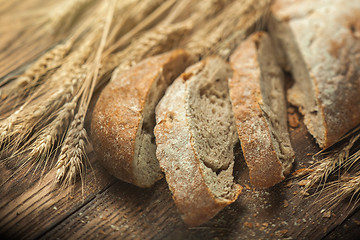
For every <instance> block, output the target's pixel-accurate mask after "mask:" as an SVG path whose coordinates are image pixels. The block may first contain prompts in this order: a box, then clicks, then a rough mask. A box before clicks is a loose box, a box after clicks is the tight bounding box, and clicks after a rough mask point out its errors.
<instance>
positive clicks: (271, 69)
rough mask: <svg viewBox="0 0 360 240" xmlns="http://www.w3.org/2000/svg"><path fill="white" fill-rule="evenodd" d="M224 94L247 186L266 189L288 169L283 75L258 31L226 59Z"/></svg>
mask: <svg viewBox="0 0 360 240" xmlns="http://www.w3.org/2000/svg"><path fill="white" fill-rule="evenodd" d="M230 63H231V66H232V68H233V69H234V74H233V77H232V78H231V79H230V80H229V87H230V97H231V101H232V106H233V110H234V115H235V119H236V126H237V130H238V134H239V137H240V142H241V147H242V149H243V154H244V158H245V160H246V163H247V165H248V167H249V175H250V181H251V184H253V185H254V186H256V187H271V186H273V185H275V184H276V183H278V182H280V181H282V180H283V179H284V175H286V174H288V173H289V172H290V170H291V166H292V163H293V161H294V151H293V149H292V147H291V143H290V139H289V133H288V127H287V111H286V110H287V107H286V99H285V89H284V78H283V73H282V70H281V69H280V67H279V66H278V64H277V61H276V59H275V55H274V52H273V51H272V44H271V41H270V38H269V36H268V35H267V34H266V33H264V32H258V33H255V34H253V35H251V36H250V37H249V38H248V39H246V40H245V41H244V42H243V43H241V44H240V46H239V47H238V48H237V49H236V50H235V52H234V53H233V54H232V56H231V58H230Z"/></svg>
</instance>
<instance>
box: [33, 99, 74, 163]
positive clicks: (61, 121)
mask: <svg viewBox="0 0 360 240" xmlns="http://www.w3.org/2000/svg"><path fill="white" fill-rule="evenodd" d="M77 101H78V98H77V97H75V98H73V99H72V101H70V102H67V103H66V104H64V105H63V106H62V107H61V108H60V110H59V111H58V112H57V113H56V114H54V115H56V117H55V118H54V120H53V121H52V122H51V123H50V124H49V126H48V127H46V128H44V129H43V130H42V131H41V132H40V133H39V135H38V136H36V140H35V141H34V142H33V143H32V145H31V146H30V149H29V150H31V152H30V153H29V156H30V158H32V159H37V160H38V161H39V160H42V159H47V157H48V156H49V155H50V154H51V151H52V150H53V148H54V145H55V143H56V142H58V141H60V140H61V138H62V136H63V134H64V132H65V130H66V126H68V124H69V121H70V120H71V119H72V118H73V117H74V111H75V109H76V106H77Z"/></svg>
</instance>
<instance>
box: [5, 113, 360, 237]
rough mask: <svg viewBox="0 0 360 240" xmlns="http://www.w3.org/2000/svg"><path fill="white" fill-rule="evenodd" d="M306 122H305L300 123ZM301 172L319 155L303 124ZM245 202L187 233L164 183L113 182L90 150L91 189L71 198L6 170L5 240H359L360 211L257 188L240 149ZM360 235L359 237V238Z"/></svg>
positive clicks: (50, 182)
mask: <svg viewBox="0 0 360 240" xmlns="http://www.w3.org/2000/svg"><path fill="white" fill-rule="evenodd" d="M300 120H301V119H300ZM290 133H291V140H292V143H293V147H294V150H295V152H296V163H295V166H294V171H295V170H296V169H300V168H304V167H307V166H309V164H310V163H311V161H312V158H311V155H312V154H313V153H315V152H317V151H318V148H317V146H316V145H315V144H314V140H313V139H312V137H311V136H310V135H309V134H308V133H307V131H306V129H305V127H304V126H303V124H302V123H301V124H300V127H298V128H295V129H293V128H291V129H290ZM236 153H237V154H236V158H237V166H236V167H235V168H236V169H237V170H236V172H235V176H236V179H237V182H238V183H240V184H241V185H242V186H243V187H244V189H243V193H242V194H241V195H240V197H239V199H238V200H237V201H236V202H235V203H233V204H232V205H230V206H228V207H226V208H225V209H224V210H223V211H221V212H220V213H219V214H218V215H217V216H216V217H215V218H214V219H212V220H211V221H210V222H208V223H206V224H204V225H202V226H200V227H195V228H187V226H186V225H185V224H184V223H183V222H182V220H181V218H180V216H179V214H178V212H177V210H176V207H175V205H174V203H173V201H172V198H171V194H170V191H169V190H168V187H167V184H166V182H165V180H161V181H159V182H158V183H156V184H155V186H154V187H152V188H150V189H140V188H137V187H134V186H132V185H130V184H127V183H124V182H121V181H119V180H117V179H115V178H114V177H112V176H110V175H109V174H108V173H107V172H106V171H105V170H104V169H103V168H102V167H101V166H100V165H99V164H98V163H97V161H96V157H95V155H94V153H93V152H92V151H91V149H89V161H90V163H91V166H92V169H90V168H89V167H88V169H87V174H86V177H85V179H84V181H85V187H84V188H82V187H81V183H80V182H78V183H77V184H76V186H75V187H74V190H73V192H71V193H70V194H69V191H68V190H66V189H61V188H60V187H59V186H58V185H57V184H55V183H54V175H55V172H54V171H53V170H52V171H45V173H44V175H43V177H42V178H41V176H40V175H41V172H36V173H32V172H30V173H28V174H25V171H26V169H24V171H23V172H18V173H15V174H14V170H15V169H16V168H15V167H14V165H15V164H14V163H13V162H12V163H8V164H2V165H0V183H1V186H0V196H1V197H0V236H1V237H0V239H38V238H39V239H281V238H288V239H359V236H360V211H359V210H358V208H356V207H354V208H351V207H349V205H348V203H347V202H344V203H343V204H341V205H339V207H337V208H336V209H334V210H333V211H331V212H328V211H327V210H326V209H325V207H324V202H323V201H321V200H320V201H316V200H319V198H318V199H315V198H314V197H310V198H305V199H302V198H301V197H300V195H299V194H297V193H299V191H300V190H301V187H300V186H298V185H296V184H292V183H293V181H294V179H289V180H287V181H285V182H283V183H281V184H278V185H277V186H275V187H273V188H271V189H269V190H259V189H254V188H252V187H251V185H250V183H249V180H248V169H247V167H246V165H245V164H244V159H243V158H242V155H241V151H240V147H239V145H238V146H237V147H236ZM357 237H358V238H357Z"/></svg>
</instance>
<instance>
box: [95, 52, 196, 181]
mask: <svg viewBox="0 0 360 240" xmlns="http://www.w3.org/2000/svg"><path fill="white" fill-rule="evenodd" d="M192 62H193V58H192V57H191V56H190V54H188V53H187V52H185V51H183V50H174V51H172V52H169V53H165V54H162V55H159V56H155V57H150V58H147V59H146V60H144V61H142V62H140V63H139V64H137V65H135V66H134V67H133V68H131V69H130V70H128V71H125V72H123V73H121V74H120V73H118V74H116V75H114V76H115V79H112V81H111V82H110V83H109V84H108V85H107V86H106V87H105V89H104V90H103V91H102V92H101V94H100V97H99V99H98V101H97V103H96V105H95V108H94V112H93V114H92V119H91V138H92V143H93V146H94V150H95V153H96V155H97V158H98V160H99V161H100V162H101V163H102V165H103V166H104V167H105V168H106V169H107V170H108V171H109V173H111V174H112V175H114V176H115V177H117V178H119V179H121V180H123V181H126V182H128V183H132V184H135V185H136V186H139V187H150V186H151V185H153V184H154V183H155V182H156V181H157V180H159V179H160V178H162V176H163V174H162V172H161V170H160V167H159V163H158V161H157V159H156V156H155V149H156V146H155V140H154V134H153V128H154V126H155V106H156V104H157V103H158V101H159V100H160V99H161V97H162V96H163V95H164V93H165V90H166V88H167V87H168V85H170V83H171V82H172V81H173V80H174V79H175V78H176V77H177V76H178V75H180V73H182V72H183V71H184V70H185V68H186V67H187V66H188V65H190V64H191V63H192Z"/></svg>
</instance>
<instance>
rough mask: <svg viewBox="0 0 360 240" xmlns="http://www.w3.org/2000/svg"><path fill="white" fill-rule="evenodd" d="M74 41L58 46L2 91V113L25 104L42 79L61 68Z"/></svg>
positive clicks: (0, 110)
mask: <svg viewBox="0 0 360 240" xmlns="http://www.w3.org/2000/svg"><path fill="white" fill-rule="evenodd" d="M72 43H73V41H67V42H66V43H64V44H59V45H57V46H56V47H55V48H54V49H52V50H50V51H48V52H47V53H45V54H44V55H43V56H42V57H41V58H39V60H37V61H36V62H35V63H34V64H33V65H32V66H31V67H29V68H28V69H27V70H26V71H25V72H24V73H23V74H21V75H20V76H18V77H17V78H16V80H15V81H13V82H10V83H9V85H10V86H6V85H5V87H4V88H3V89H2V90H3V91H2V92H1V94H0V99H2V100H3V102H2V104H1V106H0V113H4V112H7V111H9V109H10V108H13V106H14V102H16V104H15V106H16V105H18V104H21V103H23V101H24V99H25V98H26V97H27V96H28V95H29V94H30V93H31V92H32V91H34V89H35V88H36V87H37V86H38V85H39V84H40V83H39V81H40V80H41V78H42V77H43V76H44V75H46V74H47V73H48V72H49V71H51V70H54V69H56V68H57V67H59V66H60V65H61V64H62V63H63V61H64V58H65V56H66V55H67V54H68V53H69V51H70V49H71V47H72ZM3 84H5V83H3Z"/></svg>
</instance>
